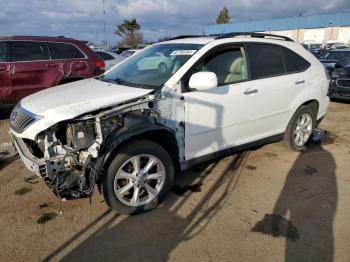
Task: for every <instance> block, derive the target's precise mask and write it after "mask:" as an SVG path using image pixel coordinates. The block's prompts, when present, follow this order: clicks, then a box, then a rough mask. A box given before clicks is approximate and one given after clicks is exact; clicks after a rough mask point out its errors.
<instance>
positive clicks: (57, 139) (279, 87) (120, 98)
mask: <svg viewBox="0 0 350 262" xmlns="http://www.w3.org/2000/svg"><path fill="white" fill-rule="evenodd" d="M248 34H250V36H251V37H248V36H247V35H248ZM158 53H162V54H166V56H168V58H169V59H170V61H171V63H172V64H171V67H170V68H171V70H166V71H160V70H140V69H139V67H138V63H139V62H140V61H142V60H144V59H147V58H151V57H154V56H155V55H156V54H158ZM154 63H155V64H158V61H157V60H154ZM155 67H156V66H153V68H155ZM328 87H329V80H328V78H327V74H326V70H325V69H324V66H323V65H322V64H321V63H320V62H319V61H318V60H317V59H316V58H315V57H314V56H313V55H312V54H310V52H308V51H307V50H305V49H304V48H303V47H302V46H301V45H299V44H297V43H295V42H293V41H292V40H291V39H289V38H287V37H284V36H274V37H271V35H266V34H257V33H254V34H252V33H244V36H242V35H241V36H240V35H238V34H235V33H231V34H225V35H220V36H217V37H214V36H212V37H192V38H185V37H183V38H181V37H177V38H175V39H173V40H169V41H165V42H161V43H157V44H155V45H153V46H150V47H148V48H146V49H144V50H142V51H140V52H139V53H138V54H137V55H134V56H131V57H130V58H128V59H127V60H125V61H124V62H123V63H120V64H118V65H117V66H115V67H114V68H113V69H111V70H109V71H108V72H106V73H105V74H103V75H102V76H100V77H97V78H92V79H87V80H83V81H79V82H74V83H70V84H67V85H62V86H57V87H54V88H50V89H47V90H45V91H41V92H39V93H36V94H34V95H31V96H29V97H26V98H24V99H22V100H21V102H20V103H19V104H18V105H17V106H16V108H15V109H14V110H13V112H12V113H11V116H10V127H11V134H12V137H13V141H14V144H15V146H16V148H17V150H18V152H19V155H20V157H21V158H22V160H23V162H24V164H25V165H26V167H27V168H29V169H30V170H31V171H32V172H34V173H35V174H37V175H38V176H41V177H43V178H44V179H45V181H46V182H47V184H48V185H49V186H50V187H51V188H52V189H53V191H54V192H55V194H56V195H58V196H60V197H67V198H68V197H69V198H78V197H86V196H89V195H91V194H92V192H93V189H94V187H95V185H96V184H97V185H98V187H99V188H100V189H101V192H102V194H103V197H104V198H105V200H106V203H107V204H108V205H109V206H110V207H111V208H113V209H116V210H118V211H119V212H123V213H127V214H132V213H138V212H143V211H147V210H150V209H152V208H155V207H156V206H157V205H158V204H159V203H160V201H161V200H162V199H163V197H164V196H165V195H166V194H167V192H168V191H169V190H170V188H171V187H172V184H173V181H174V175H175V173H176V172H180V171H181V170H185V169H187V168H189V167H191V166H194V165H196V164H198V163H201V162H203V161H208V160H210V159H213V158H217V157H222V156H226V155H229V154H232V153H234V152H238V151H242V150H245V149H248V148H250V147H256V146H259V145H263V144H267V143H272V142H277V141H281V140H283V141H284V143H285V144H286V145H288V146H289V147H290V148H291V149H293V150H297V151H301V150H304V149H305V146H306V144H307V142H308V140H309V138H310V137H311V135H312V133H313V131H314V129H315V128H316V126H317V125H318V123H319V122H320V121H321V120H322V118H323V117H324V116H325V114H326V111H327V107H328V104H329V97H328V96H327V93H328Z"/></svg>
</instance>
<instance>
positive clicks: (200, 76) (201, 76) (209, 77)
mask: <svg viewBox="0 0 350 262" xmlns="http://www.w3.org/2000/svg"><path fill="white" fill-rule="evenodd" d="M188 85H189V87H190V88H194V89H197V90H198V91H201V90H207V89H211V88H215V87H217V86H218V78H217V77H216V74H215V73H213V72H198V73H195V74H193V75H192V76H191V78H190V81H189V84H188Z"/></svg>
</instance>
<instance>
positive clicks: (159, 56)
mask: <svg viewBox="0 0 350 262" xmlns="http://www.w3.org/2000/svg"><path fill="white" fill-rule="evenodd" d="M137 66H138V68H139V70H159V71H160V72H165V71H166V70H169V69H170V67H171V61H170V56H169V55H168V56H166V55H165V54H163V53H160V52H158V53H156V54H154V56H151V57H147V58H144V59H142V60H140V61H139V62H138V63H137Z"/></svg>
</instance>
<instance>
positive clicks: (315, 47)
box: [302, 42, 322, 57]
mask: <svg viewBox="0 0 350 262" xmlns="http://www.w3.org/2000/svg"><path fill="white" fill-rule="evenodd" d="M302 45H303V47H304V48H305V49H306V50H308V51H310V52H311V53H312V54H313V55H315V56H316V57H318V55H319V53H320V50H322V44H321V43H317V42H304V43H303V44H302Z"/></svg>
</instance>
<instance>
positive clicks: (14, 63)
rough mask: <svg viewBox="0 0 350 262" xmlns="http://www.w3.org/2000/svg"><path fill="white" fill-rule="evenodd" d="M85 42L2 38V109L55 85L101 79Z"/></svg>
mask: <svg viewBox="0 0 350 262" xmlns="http://www.w3.org/2000/svg"><path fill="white" fill-rule="evenodd" d="M104 66H105V64H104V62H103V60H101V59H100V58H99V57H97V55H96V54H95V53H94V52H92V51H91V49H90V48H89V47H88V46H87V45H86V42H83V41H78V40H74V39H70V38H64V37H34V36H30V37H29V36H23V37H22V36H15V37H0V107H9V106H11V105H14V104H16V103H17V102H18V101H19V100H20V99H22V98H23V97H25V96H27V95H30V94H32V93H34V92H37V91H40V90H43V89H45V88H48V87H52V86H55V85H59V84H63V83H68V82H72V81H76V80H81V79H84V78H89V77H93V76H97V75H100V74H102V73H103V72H104Z"/></svg>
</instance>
